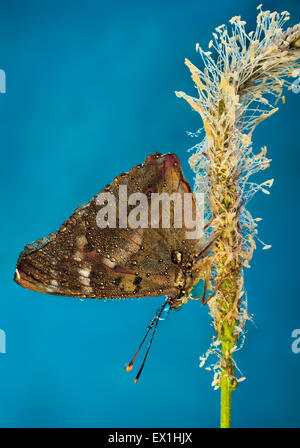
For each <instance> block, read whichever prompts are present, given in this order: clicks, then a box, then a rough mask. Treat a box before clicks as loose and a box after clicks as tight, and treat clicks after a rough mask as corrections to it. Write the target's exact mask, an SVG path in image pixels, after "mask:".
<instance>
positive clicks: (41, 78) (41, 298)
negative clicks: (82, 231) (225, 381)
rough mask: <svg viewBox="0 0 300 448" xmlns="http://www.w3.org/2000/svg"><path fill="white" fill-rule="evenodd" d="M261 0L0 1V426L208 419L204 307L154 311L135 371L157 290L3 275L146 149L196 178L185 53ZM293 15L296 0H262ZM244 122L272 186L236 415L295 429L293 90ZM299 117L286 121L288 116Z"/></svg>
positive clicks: (297, 316) (202, 423)
mask: <svg viewBox="0 0 300 448" xmlns="http://www.w3.org/2000/svg"><path fill="white" fill-rule="evenodd" d="M257 3H258V1H252V0H246V1H244V2H241V1H240V0H231V1H227V2H224V1H220V0H215V1H214V2H209V1H205V2H204V1H200V0H197V1H189V0H186V1H182V0H181V1H177V0H172V1H154V0H152V1H139V2H134V1H130V0H128V1H126V2H125V1H121V0H119V1H114V2H107V1H105V2H104V1H100V0H99V1H98V2H97V1H90V0H86V1H66V0H65V1H57V0H52V1H43V2H40V1H33V0H29V1H10V2H8V1H3V0H2V1H1V2H0V11H1V14H0V67H1V68H3V69H4V70H5V71H6V75H7V93H6V94H5V95H0V117H1V120H0V133H1V138H0V142H1V161H2V163H1V192H2V195H1V211H2V213H1V216H2V218H1V221H0V226H1V258H0V263H1V266H0V279H1V303H0V328H2V329H3V330H5V332H6V335H7V353H6V354H0V425H1V426H2V427H6V426H9V427H62V426H63V427H76V426H80V427H94V426H96V427H198V426H199V427H214V426H218V424H219V391H214V390H213V389H212V387H211V386H210V383H211V381H212V375H211V373H210V372H207V371H205V370H204V369H199V355H201V354H203V353H204V352H205V351H206V349H207V347H208V345H209V341H210V337H211V336H212V335H213V329H212V327H211V326H210V322H211V319H210V317H209V316H208V309H207V308H202V307H201V306H200V304H199V303H197V302H190V303H188V305H186V306H185V307H184V309H183V310H182V311H181V312H180V313H172V314H171V315H170V316H169V317H168V319H167V320H166V321H165V322H162V323H161V325H160V328H159V331H158V334H157V337H156V339H155V341H154V344H153V347H152V349H151V353H150V358H149V359H148V361H147V365H146V368H145V370H144V373H143V376H142V378H141V381H140V382H139V383H138V384H137V385H134V383H133V379H134V373H135V372H131V373H125V371H124V364H125V363H126V362H127V361H129V359H130V357H131V356H132V354H133V352H134V350H135V349H136V348H137V345H138V342H139V341H140V338H141V337H142V335H143V334H144V331H145V328H146V326H147V325H148V322H149V320H150V319H151V318H152V316H153V314H154V312H155V310H156V309H157V308H158V306H159V305H160V304H161V302H162V298H153V299H141V300H128V301H110V302H105V303H104V302H101V301H93V300H90V301H89V300H85V301H80V300H77V299H68V298H62V297H55V296H50V295H49V296H47V295H42V294H38V293H34V292H30V291H27V290H25V289H22V288H20V287H19V286H18V285H16V284H15V283H14V282H13V281H12V278H13V274H14V269H15V262H16V259H17V257H18V254H19V252H20V251H21V250H22V248H23V246H24V245H25V244H26V243H28V242H30V241H33V240H35V239H37V238H39V237H42V236H45V235H47V234H48V233H50V232H52V231H54V230H56V229H57V228H58V227H59V225H60V224H61V222H62V221H63V220H65V219H66V218H67V217H68V216H69V215H70V214H71V213H72V212H73V210H74V209H75V208H76V207H77V206H78V205H79V204H81V203H84V202H86V201H88V200H89V199H90V198H91V197H92V196H93V195H94V194H95V193H97V192H98V191H100V189H101V188H102V187H104V186H105V184H107V183H110V182H111V181H112V179H113V178H114V176H116V175H118V174H119V173H120V172H121V171H126V170H128V169H130V167H132V166H134V165H136V164H138V163H141V162H143V161H144V159H145V157H146V155H148V154H149V153H152V152H154V151H160V152H170V151H173V152H176V153H177V154H178V155H179V157H180V159H181V161H182V165H183V169H184V171H185V174H186V177H187V178H188V179H189V180H190V181H191V182H192V180H193V176H192V172H191V170H190V169H189V167H188V164H187V153H186V151H187V149H188V148H189V147H190V146H192V145H193V144H194V143H195V141H194V140H192V139H191V138H190V137H188V136H187V135H186V132H185V131H187V130H189V131H195V130H196V129H198V127H200V126H201V123H200V119H199V117H198V115H197V114H196V113H193V112H192V111H191V109H190V107H189V106H188V105H187V104H186V103H184V102H183V100H179V99H177V98H176V97H175V95H174V90H184V91H186V92H189V93H191V94H192V93H193V92H194V89H193V83H192V81H191V79H190V76H189V72H188V70H187V68H186V67H185V66H184V63H183V62H184V58H185V57H188V58H189V59H190V60H192V61H193V62H194V63H195V64H196V65H197V64H200V57H199V56H197V54H196V52H195V44H196V42H200V45H202V46H205V45H206V44H207V43H208V41H209V40H210V36H211V32H212V31H213V30H214V28H215V27H216V26H218V25H220V24H222V23H225V22H226V21H227V20H228V19H230V18H231V17H232V16H233V15H242V16H243V18H245V19H246V20H247V22H248V24H249V28H248V30H249V31H250V30H251V29H253V27H254V22H255V15H256V6H257ZM264 9H276V10H279V11H280V10H282V9H287V10H289V11H290V12H291V17H292V22H293V23H297V22H298V21H299V13H300V5H299V2H298V1H297V0H294V1H292V0H286V1H285V2H284V3H283V2H280V1H266V2H265V3H264ZM286 98H287V102H286V104H285V105H284V106H283V105H282V106H281V108H280V111H279V112H278V113H277V114H276V115H275V116H273V117H272V118H270V119H269V120H268V121H266V122H264V123H263V124H262V125H260V127H259V128H258V129H257V131H256V134H255V148H256V149H257V150H258V149H259V148H260V147H261V146H263V145H267V146H268V148H269V155H270V156H271V157H272V159H273V162H272V166H271V168H270V169H269V170H268V172H267V173H266V172H265V173H264V175H265V177H264V178H271V177H275V184H274V186H273V188H272V194H271V196H265V195H263V194H258V195H257V196H256V197H255V198H254V200H253V202H252V203H251V206H250V209H251V210H252V211H254V210H255V212H254V214H255V216H262V217H263V218H264V221H263V222H262V223H261V224H260V227H259V229H260V237H261V238H262V239H263V240H264V241H265V242H267V243H270V244H272V245H273V248H272V250H271V251H267V252H263V251H261V250H260V249H259V250H257V252H256V253H255V255H254V258H253V261H252V268H251V269H250V270H247V272H246V286H247V291H248V297H249V312H250V313H254V314H255V326H254V325H252V324H251V323H248V325H247V330H248V333H247V338H246V343H245V346H244V349H243V350H241V351H240V352H239V353H238V354H237V356H236V360H237V363H238V366H239V368H240V369H241V370H242V374H243V375H244V376H246V377H247V381H245V382H244V383H242V384H241V385H240V387H239V388H238V390H237V391H236V392H235V393H234V395H233V410H232V422H233V426H236V427H253V426H256V427H275V426H284V427H295V426H299V423H300V416H299V399H300V388H299V366H300V354H298V355H297V354H294V353H293V352H292V350H291V343H292V338H291V333H292V330H293V329H295V328H300V301H299V260H298V254H299V222H298V220H299V193H300V189H299V161H300V156H299V149H300V148H299V129H298V126H297V123H298V117H299V100H300V95H296V94H293V93H286ZM296 120H297V121H296Z"/></svg>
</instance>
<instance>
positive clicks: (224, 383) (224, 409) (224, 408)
mask: <svg viewBox="0 0 300 448" xmlns="http://www.w3.org/2000/svg"><path fill="white" fill-rule="evenodd" d="M231 394H232V385H231V381H230V379H229V378H228V375H227V371H226V370H225V369H224V370H222V377H221V425H220V426H221V428H230V427H231Z"/></svg>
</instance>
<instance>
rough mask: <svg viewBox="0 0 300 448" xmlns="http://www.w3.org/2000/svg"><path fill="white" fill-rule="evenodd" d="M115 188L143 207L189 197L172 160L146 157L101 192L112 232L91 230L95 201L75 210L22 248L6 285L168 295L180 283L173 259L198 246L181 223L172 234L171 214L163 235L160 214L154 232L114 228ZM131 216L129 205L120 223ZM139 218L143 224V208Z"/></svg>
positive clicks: (91, 294)
mask: <svg viewBox="0 0 300 448" xmlns="http://www.w3.org/2000/svg"><path fill="white" fill-rule="evenodd" d="M120 186H122V187H124V186H126V188H127V194H128V197H129V196H130V195H131V194H132V193H143V194H145V195H146V197H147V198H149V201H150V197H151V193H159V194H161V193H163V192H165V193H168V194H169V195H171V194H172V193H174V192H175V193H179V194H180V195H183V194H184V193H190V192H191V189H190V186H189V184H188V182H187V181H186V180H185V179H184V176H183V173H182V170H181V166H180V162H179V160H178V158H177V156H176V155H175V154H166V155H160V154H157V153H156V154H153V155H150V156H148V157H147V159H146V161H145V163H144V164H143V165H138V166H137V167H134V168H132V169H131V170H130V171H129V173H123V174H121V175H120V176H118V177H116V178H115V179H114V181H113V183H112V184H111V185H110V186H108V187H106V188H105V189H104V190H102V193H111V194H113V195H114V197H115V198H116V211H117V213H116V216H117V219H116V224H117V227H116V228H109V227H107V228H99V225H98V223H97V215H98V213H99V211H100V210H101V208H102V205H99V201H98V195H96V196H95V197H94V198H93V199H92V200H91V201H90V202H88V203H87V204H85V205H83V206H81V207H79V208H77V209H76V210H75V212H74V213H73V215H72V216H71V217H70V218H69V219H68V220H67V221H65V222H64V223H63V224H62V226H61V227H60V229H59V230H58V231H57V232H55V233H53V234H50V235H49V236H47V237H46V238H43V239H41V240H38V241H36V242H34V243H32V244H29V245H27V246H26V247H25V248H24V250H23V252H22V253H21V254H20V256H19V259H18V262H17V268H16V273H15V277H14V280H15V281H16V282H17V283H18V284H19V285H21V286H23V287H25V288H27V289H31V290H34V291H38V292H43V293H48V294H55V295H63V296H70V297H87V298H129V297H151V296H159V295H170V296H174V295H176V294H177V293H178V288H180V287H181V286H182V285H181V282H182V277H183V272H182V264H181V262H180V263H179V262H178V259H177V258H176V254H177V255H178V254H181V255H180V258H182V257H184V258H185V259H187V257H191V256H192V257H193V256H196V255H197V254H198V253H199V252H200V251H201V246H202V244H201V241H199V240H188V239H187V240H186V237H185V232H186V230H187V229H186V228H185V226H184V223H183V226H182V227H181V228H174V225H173V222H172V219H173V218H174V210H173V209H172V207H171V216H170V219H171V226H170V228H163V227H162V225H161V224H162V222H161V221H162V216H161V213H160V214H159V215H158V221H159V222H158V223H156V225H157V228H151V227H150V228H149V227H148V228H141V227H138V228H131V227H130V226H126V227H125V228H120V218H119V212H120V207H122V206H123V205H122V203H121V200H119V192H120ZM149 204H150V202H149ZM193 209H194V211H195V203H194V202H193ZM132 210H133V209H132V207H131V208H130V206H129V207H128V211H127V212H126V217H129V214H130V212H131V211H132ZM147 214H148V219H149V220H150V219H151V216H150V215H151V207H150V205H149V207H148V210H147ZM149 222H150V221H149ZM174 254H175V255H174ZM180 261H182V260H180Z"/></svg>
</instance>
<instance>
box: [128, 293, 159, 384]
mask: <svg viewBox="0 0 300 448" xmlns="http://www.w3.org/2000/svg"><path fill="white" fill-rule="evenodd" d="M167 304H168V301H166V302H165V303H164V304H163V305H162V306H161V307H160V308H159V309H158V311H157V312H156V314H155V316H154V318H153V319H152V321H151V323H150V325H149V326H148V330H147V332H146V334H145V336H144V337H143V340H142V342H141V343H140V346H139V348H138V349H137V351H136V354H135V355H134V357H133V358H132V360H131V361H130V363H129V364H128V365H127V366H126V371H127V372H129V371H130V370H131V369H132V367H133V363H134V361H135V359H136V357H137V355H138V354H139V351H140V349H141V348H142V346H143V344H144V342H145V340H146V338H147V336H148V334H149V332H150V330H151V329H152V328H153V326H154V329H153V333H152V335H151V339H150V342H149V344H148V348H147V351H146V354H145V356H144V360H143V363H142V365H141V367H140V370H139V371H138V374H137V376H136V378H135V380H134V382H135V383H137V381H138V379H139V377H140V375H141V373H142V370H143V368H144V365H145V362H146V359H147V356H148V353H149V350H150V347H151V344H152V341H153V338H154V335H155V331H156V328H157V325H158V322H159V319H160V317H161V315H162V312H163V310H164V309H165V306H166V305H167Z"/></svg>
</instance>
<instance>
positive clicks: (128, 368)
mask: <svg viewBox="0 0 300 448" xmlns="http://www.w3.org/2000/svg"><path fill="white" fill-rule="evenodd" d="M156 319H157V316H156V315H155V316H154V317H153V319H152V321H151V323H150V325H149V326H148V330H147V332H146V334H145V336H144V337H143V340H142V342H141V343H140V345H139V348H138V349H137V351H136V353H135V355H134V357H133V358H132V360H131V361H130V363H129V364H127V366H126V372H130V370H131V369H132V366H133V363H134V361H135V359H136V357H137V355H138V354H139V351H140V350H141V348H142V347H143V345H144V342H145V340H146V338H147V336H148V334H149V331H150V330H151V328H152V327H153V325H154V323H155V321H156Z"/></svg>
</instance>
